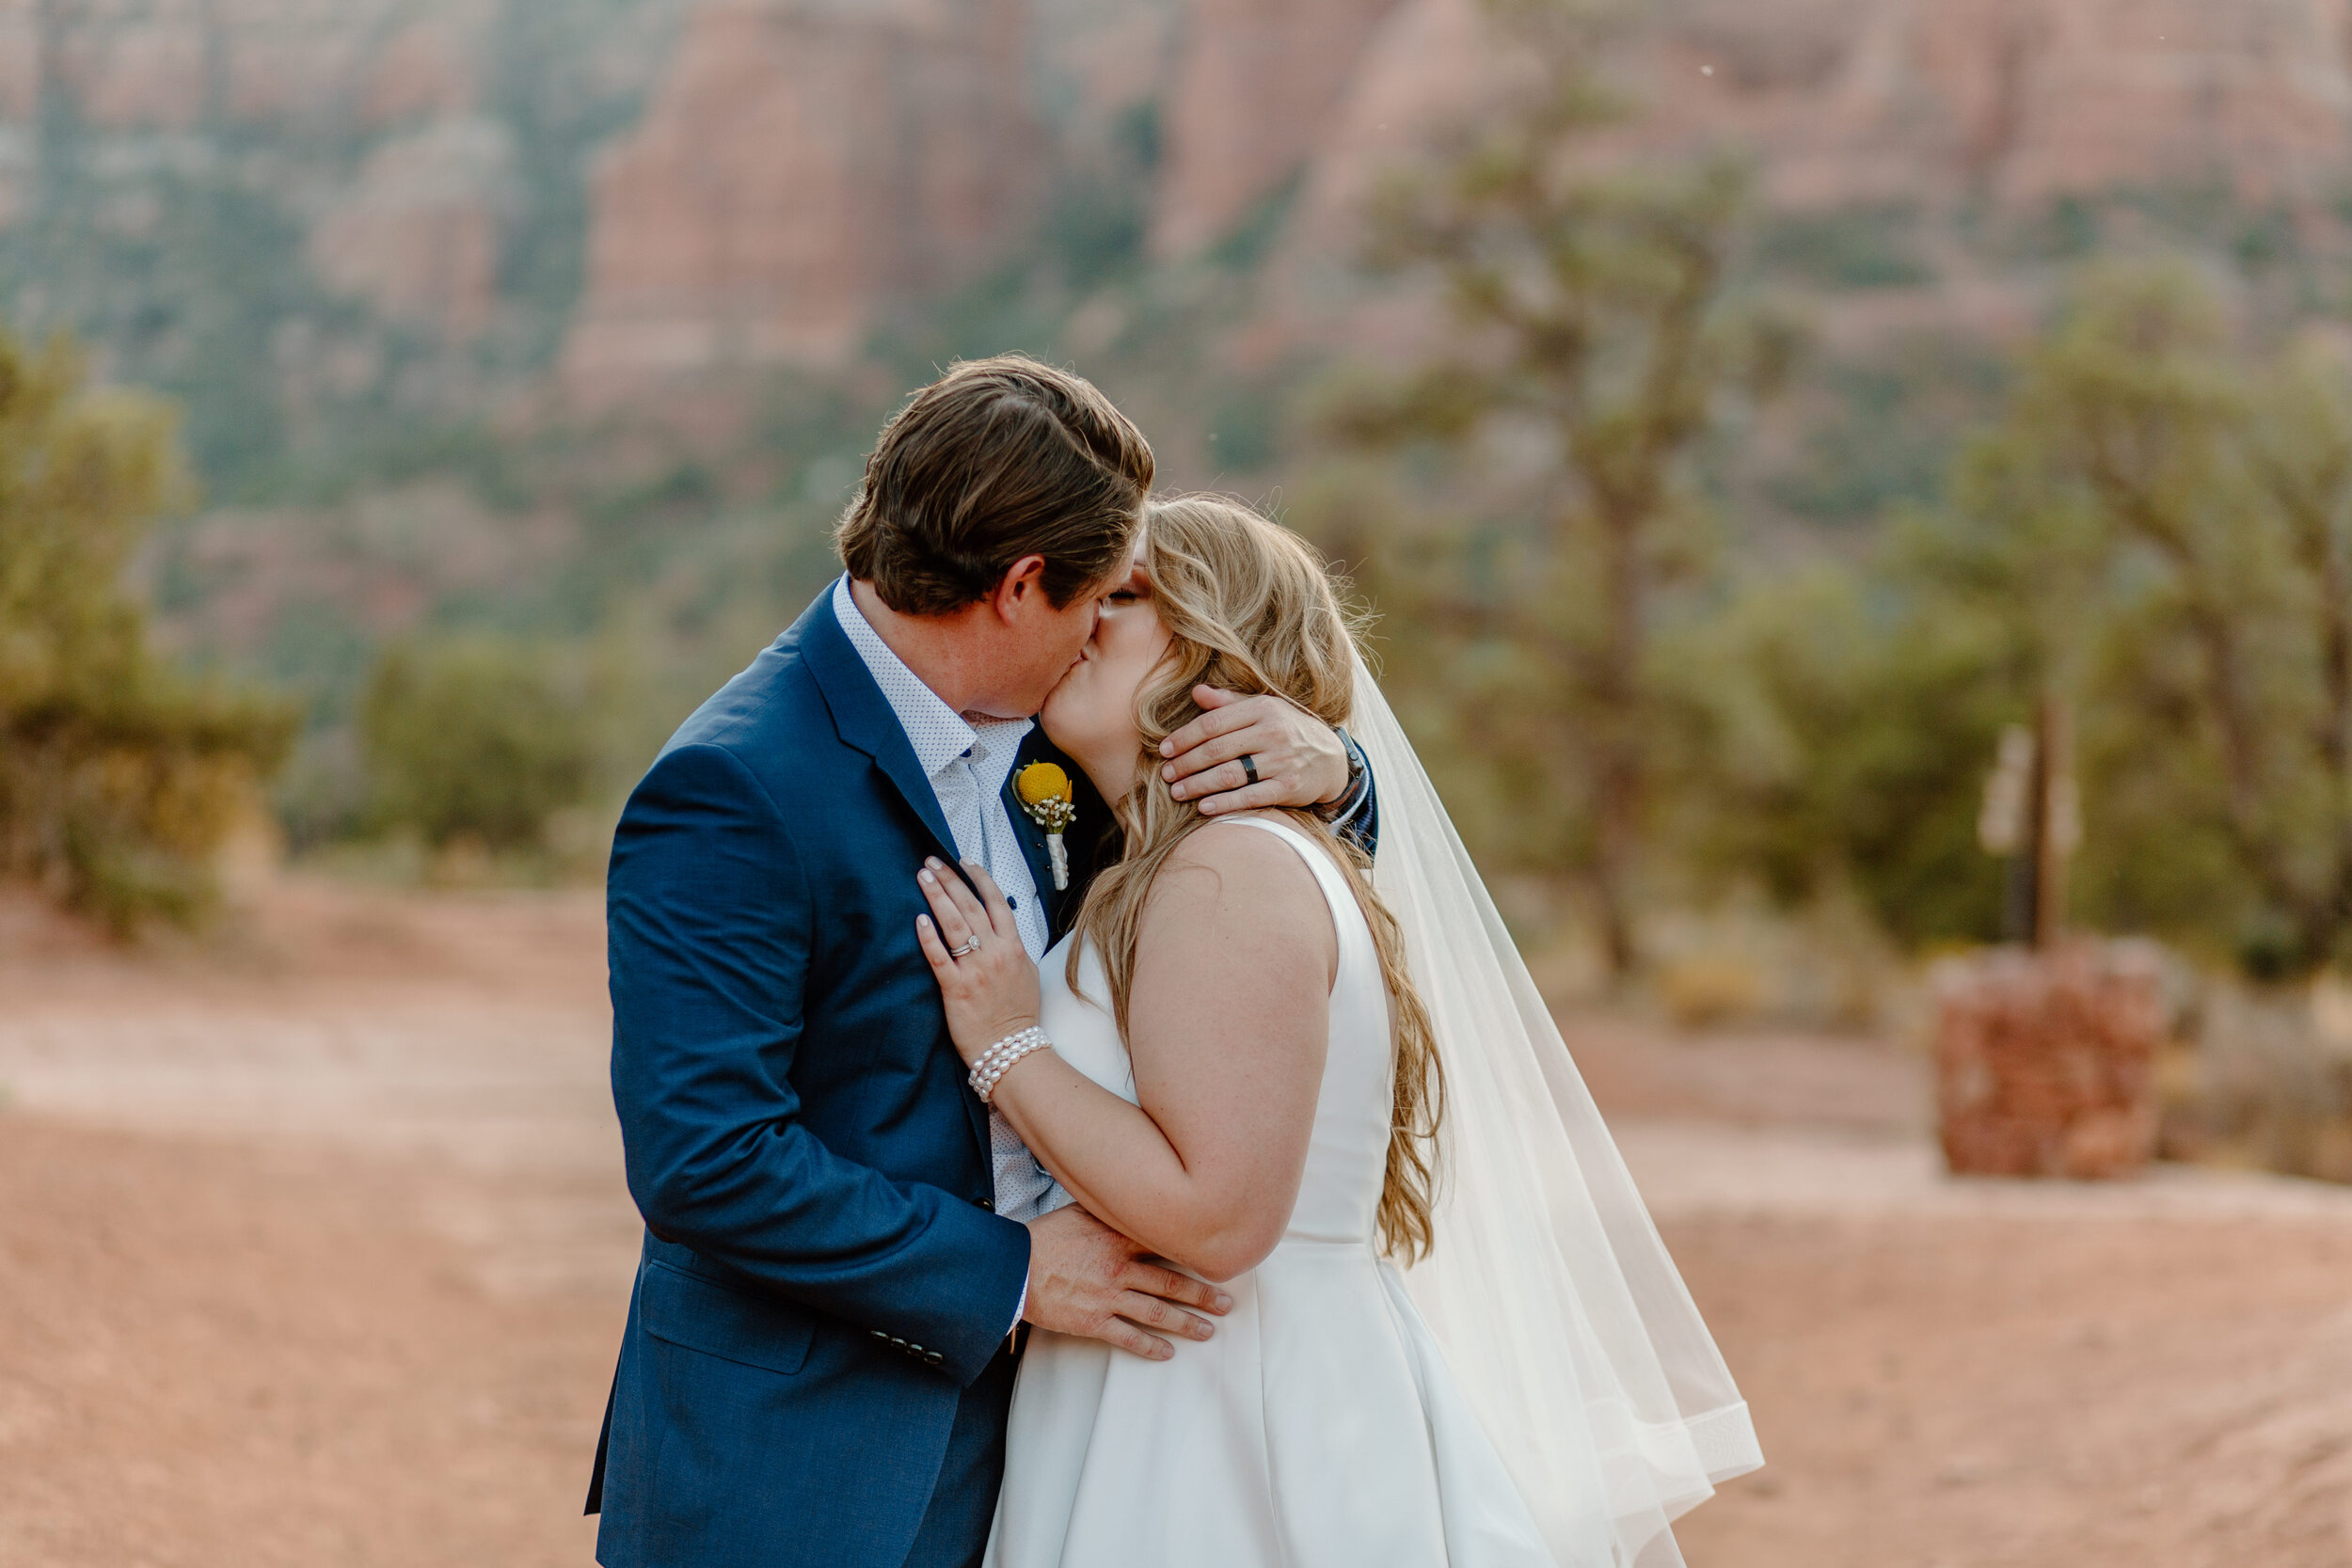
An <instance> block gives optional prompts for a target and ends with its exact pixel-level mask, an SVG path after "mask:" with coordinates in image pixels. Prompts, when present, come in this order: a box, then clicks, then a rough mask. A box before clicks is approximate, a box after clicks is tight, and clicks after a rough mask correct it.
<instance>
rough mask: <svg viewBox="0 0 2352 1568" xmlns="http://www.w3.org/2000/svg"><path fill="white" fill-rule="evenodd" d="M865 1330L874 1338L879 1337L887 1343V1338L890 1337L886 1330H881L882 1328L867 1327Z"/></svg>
mask: <svg viewBox="0 0 2352 1568" xmlns="http://www.w3.org/2000/svg"><path fill="white" fill-rule="evenodd" d="M866 1333H868V1334H871V1335H872V1336H873V1337H874V1338H877V1339H880V1340H882V1341H883V1342H884V1343H888V1342H889V1339H890V1336H889V1334H888V1333H886V1332H884V1331H883V1330H882V1329H879V1328H869V1329H867V1330H866Z"/></svg>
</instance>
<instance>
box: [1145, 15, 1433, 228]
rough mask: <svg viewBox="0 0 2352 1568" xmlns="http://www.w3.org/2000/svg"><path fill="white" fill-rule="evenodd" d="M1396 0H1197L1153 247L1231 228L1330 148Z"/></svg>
mask: <svg viewBox="0 0 2352 1568" xmlns="http://www.w3.org/2000/svg"><path fill="white" fill-rule="evenodd" d="M1396 6H1397V0H1190V4H1189V5H1187V7H1186V8H1185V12H1184V23H1183V28H1182V34H1181V36H1182V40H1183V54H1182V57H1181V59H1180V61H1179V63H1178V65H1177V69H1176V78H1175V81H1174V84H1173V85H1172V87H1171V88H1170V90H1169V95H1168V116H1167V135H1168V142H1167V148H1168V156H1167V164H1166V167H1165V172H1164V173H1163V176H1162V181H1161V185H1160V190H1159V193H1158V201H1157V203H1156V205H1155V209H1154V211H1153V213H1152V250H1153V251H1154V252H1155V253H1156V254H1158V255H1162V256H1181V255H1184V254H1187V253H1189V252H1192V251H1196V250H1199V249H1200V248H1201V247H1202V246H1204V245H1212V244H1214V243H1216V241H1217V240H1219V239H1222V238H1223V237H1224V236H1225V235H1226V234H1227V233H1229V232H1230V231H1232V229H1233V228H1234V226H1235V225H1237V224H1239V223H1240V222H1242V221H1243V220H1244V219H1245V218H1247V217H1248V215H1249V213H1250V210H1251V208H1253V207H1254V206H1256V205H1257V203H1258V202H1260V201H1261V200H1263V199H1264V198H1266V197H1267V196H1269V195H1270V194H1272V193H1273V192H1274V191H1276V190H1277V189H1279V187H1280V186H1281V184H1282V182H1284V181H1286V180H1288V179H1290V178H1291V177H1292V176H1294V175H1295V174H1297V173H1298V172H1299V169H1300V166H1302V165H1303V164H1304V163H1305V162H1306V160H1307V158H1308V157H1309V155H1310V154H1311V153H1314V152H1316V151H1318V150H1322V148H1323V146H1324V144H1325V142H1326V140H1327V137H1328V135H1329V133H1330V130H1331V127H1332V123H1333V121H1334V119H1335V118H1336V115H1337V111H1338V109H1339V107H1340V104H1341V103H1342V102H1343V100H1344V98H1345V97H1346V95H1347V93H1348V91H1349V89H1350V87H1351V86H1352V85H1353V84H1354V82H1355V80H1356V77H1357V74H1358V69H1359V58H1360V56H1361V54H1362V51H1363V47H1364V44H1365V41H1366V40H1369V39H1370V38H1371V37H1372V35H1373V32H1374V30H1375V28H1377V27H1378V26H1379V24H1380V20H1381V18H1382V17H1384V16H1386V15H1387V14H1388V13H1389V12H1390V11H1391V10H1393V9H1395V8H1396Z"/></svg>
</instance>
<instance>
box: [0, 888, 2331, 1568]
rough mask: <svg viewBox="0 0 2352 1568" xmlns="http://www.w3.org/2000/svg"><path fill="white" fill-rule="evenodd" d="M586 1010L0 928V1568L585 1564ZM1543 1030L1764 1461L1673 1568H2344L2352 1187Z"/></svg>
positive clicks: (1696, 1518) (611, 1196)
mask: <svg viewBox="0 0 2352 1568" xmlns="http://www.w3.org/2000/svg"><path fill="white" fill-rule="evenodd" d="M601 992H602V965H601V944H600V932H599V929H598V926H597V911H596V903H595V901H594V900H593V899H588V898H580V897H577V896H569V895H565V896H555V897H495V898H492V897H484V898H430V899H424V898H395V897H390V896H387V895H363V894H357V893H353V892H350V891H347V890H338V889H333V888H327V887H318V886H308V885H304V884H300V883H294V884H289V885H288V886H287V887H286V888H284V889H282V890H281V891H280V893H279V894H278V895H275V896H274V897H273V898H272V899H271V900H270V902H269V904H268V905H267V907H266V908H265V909H264V911H262V915H261V917H260V918H259V919H258V920H257V922H256V923H255V924H254V926H253V927H252V928H251V929H250V930H248V931H246V933H245V934H244V935H243V937H242V938H241V940H240V942H238V944H237V945H236V946H235V948H234V949H233V952H232V955H231V958H230V961H227V962H224V961H223V960H222V959H221V958H220V957H219V956H218V955H217V954H196V953H190V954H183V955H178V956H174V955H171V954H165V955H161V956H155V955H150V956H146V957H142V958H138V959H135V960H133V959H128V958H123V957H121V956H119V955H115V954H111V953H107V952H105V951H103V950H102V949H97V948H94V947H92V946H90V945H89V944H87V942H84V941H82V940H81V939H80V938H78V937H77V936H75V935H74V934H73V933H72V932H70V931H65V930H62V929H59V928H57V927H54V926H51V925H48V924H46V923H44V922H42V921H40V920H39V919H38V918H35V917H33V916H32V915H30V914H29V913H28V912H27V911H24V909H23V908H22V907H21V906H17V907H10V906H6V905H0V1085H6V1086H7V1088H8V1091H9V1094H10V1096H11V1101H10V1104H11V1108H10V1109H9V1110H8V1112H7V1113H6V1114H0V1269H5V1275H4V1276H0V1277H5V1281H6V1283H5V1286H4V1287H0V1563H7V1564H9V1565H11V1568H15V1565H17V1564H24V1565H25V1568H53V1565H54V1568H127V1565H135V1564H142V1563H146V1564H155V1565H157V1568H178V1565H182V1564H186V1565H206V1568H211V1565H221V1568H274V1565H277V1564H286V1565H288V1568H294V1565H301V1568H319V1565H323V1564H329V1563H332V1564H338V1565H342V1564H352V1565H373V1564H379V1563H380V1564H388V1565H389V1564H402V1565H415V1568H490V1565H498V1568H509V1565H513V1568H522V1565H535V1564H540V1563H548V1564H571V1565H580V1564H585V1563H586V1562H587V1561H588V1560H589V1550H590V1547H589V1544H590V1542H591V1540H592V1539H593V1533H592V1530H591V1528H589V1527H588V1526H587V1525H586V1524H585V1523H584V1522H583V1521H581V1520H580V1518H579V1517H578V1508H579V1494H580V1486H581V1484H582V1482H583V1481H584V1479H585V1474H586V1466H587V1461H588V1456H589V1453H590V1451H591V1449H592V1448H593V1445H594V1442H595V1436H596V1417H597V1415H598V1412H599V1410H600V1408H601V1400H602V1396H603V1391H604V1385H605V1380H606V1378H607V1377H608V1376H609V1374H610V1370H611V1357H612V1352H613V1349H614V1346H615V1345H616V1343H617V1336H618V1329H619V1320H620V1316H621V1313H622V1310H623V1308H624V1307H625V1305H626V1296H627V1282H628V1269H629V1263H630V1259H631V1256H632V1253H633V1248H634V1237H635V1227H634V1219H633V1215H632V1214H631V1213H630V1212H629V1210H628V1200H627V1196H626V1194H625V1193H624V1192H623V1191H622V1189H621V1187H620V1184H619V1181H618V1176H617V1135H616V1132H615V1130H614V1128H613V1125H612V1112H611V1107H610V1105H609V1103H608V1102H607V1101H606V1098H605V1089H604V1083H603V1069H604V1051H605V1038H604V1031H605V1027H606V1024H605V1018H604V1013H603V1008H602V1002H601ZM1571 1035H1572V1037H1573V1039H1574V1042H1575V1044H1576V1046H1577V1049H1578V1052H1579V1056H1580V1060H1581V1062H1582V1064H1583V1067H1584V1069H1585V1071H1586V1073H1587V1076H1588V1078H1589V1079H1590V1080H1591V1082H1592V1083H1593V1085H1594V1088H1595V1092H1596V1094H1597V1097H1598V1098H1600V1099H1601V1101H1602V1103H1603V1105H1604V1107H1605V1108H1607V1109H1608V1110H1609V1111H1610V1113H1611V1115H1612V1117H1613V1122H1614V1123H1615V1124H1616V1125H1617V1127H1618V1129H1619V1132H1620V1136H1621V1138H1622V1141H1623V1143H1624V1145H1625V1147H1626V1149H1627V1153H1628V1157H1629V1160H1631V1161H1632V1163H1633V1164H1634V1166H1635V1169H1636V1171H1637V1174H1638V1175H1639V1176H1640V1177H1641V1179H1642V1181H1643V1184H1644V1189H1645V1193H1646V1194H1647V1195H1648V1196H1649V1197H1650V1199H1651V1201H1652V1204H1653V1207H1654V1208H1655V1209H1656V1211H1657V1212H1658V1213H1659V1215H1660V1219H1661V1226H1662V1227H1663V1228H1664V1229H1665V1231H1666V1234H1667V1239H1668V1241H1669V1243H1670V1244H1671V1245H1672V1246H1673V1248H1674V1250H1675V1254H1676V1256H1677V1259H1680V1261H1681V1263H1682V1265H1683V1268H1684V1271H1685V1273H1686V1275H1687V1276H1688V1277H1689V1279H1690V1282H1691V1286H1692V1291H1693V1293H1694V1294H1695V1295H1696V1296H1697V1297H1698V1299H1699V1302H1700V1304H1701V1306H1702V1307H1704V1308H1705V1309H1706V1310H1707V1312H1708V1319H1709V1321H1710V1323H1712V1324H1713V1325H1714V1327H1715V1329H1716V1332H1717V1334H1718V1336H1719V1338H1721V1340H1722V1342H1723V1344H1724V1350H1725V1353H1726V1354H1728V1355H1729V1356H1730V1358H1731V1360H1732V1363H1733V1366H1734V1368H1735V1370H1737V1371H1738V1372H1739V1374H1740V1379H1741V1382H1742V1386H1743V1387H1744V1388H1745V1390H1746V1391H1747V1393H1748V1395H1749V1397H1750V1400H1751V1402H1752V1403H1753V1404H1754V1406H1755V1408H1756V1417H1757V1423H1758V1427H1759V1430H1760V1431H1761V1433H1762V1435H1763V1438H1764V1442H1765V1445H1766V1449H1767V1451H1768V1454H1769V1455H1770V1457H1771V1458H1772V1465H1771V1467H1770V1468H1769V1469H1768V1470H1767V1471H1765V1472H1763V1473H1762V1474H1761V1475H1760V1476H1758V1477H1755V1478H1751V1479H1749V1480H1746V1481H1740V1482H1737V1483H1735V1484H1734V1485H1733V1486H1732V1487H1730V1488H1728V1489H1727V1490H1726V1493H1725V1495H1724V1497H1720V1498H1718V1499H1717V1500H1716V1501H1714V1502H1712V1503H1710V1504H1708V1505H1707V1506H1706V1507H1704V1508H1702V1509H1701V1510H1700V1511H1699V1512H1698V1513H1696V1514H1694V1515H1692V1517H1691V1519H1689V1520H1688V1521H1686V1523H1685V1525H1684V1528H1682V1530H1681V1532H1680V1534H1681V1537H1682V1539H1683V1542H1684V1544H1685V1549H1686V1552H1687V1555H1688V1557H1689V1559H1690V1560H1691V1562H1692V1564H1693V1565H1694V1568H1843V1565H1846V1564H1852V1565H1854V1568H1863V1565H1865V1564H1867V1565H1870V1568H1884V1565H1889V1564H1901V1565H1919V1568H1931V1565H1938V1564H1941V1565H1948V1568H1958V1565H1962V1564H1967V1565H1972V1568H1973V1565H1978V1564H1982V1565H1987V1568H1990V1565H1994V1564H1998V1565H2003V1568H2007V1565H2011V1564H2017V1565H2031V1568H2041V1565H2044V1564H2046V1565H2048V1568H2087V1565H2099V1564H2109V1563H2112V1564H2116V1565H2119V1568H2122V1565H2127V1564H2128V1565H2130V1568H2143V1565H2152V1564H2162V1565H2168V1568H2169V1565H2173V1564H2178V1565H2181V1568H2205V1565H2208V1564H2210V1565H2213V1568H2222V1565H2224V1564H2227V1565H2229V1568H2341V1565H2347V1564H2352V1291H2348V1290H2347V1288H2346V1287H2347V1285H2352V1193H2347V1192H2343V1191H2338V1190H2334V1189H2315V1188H2309V1187H2305V1186H2302V1185H2299V1184H2296V1183H2290V1182H2280V1181H2275V1180H2265V1179H2258V1178H2233V1177H2227V1176H2220V1175H2216V1174H2211V1173H2200V1172H2169V1173H2166V1174H2165V1175H2164V1176H2163V1177H2162V1178H2161V1179H2160V1180H2155V1181H2152V1182H2149V1183H2144V1184H2137V1185H2134V1186H2131V1187H2126V1188H2103V1189H2082V1188H2066V1187H2038V1186H2036V1187H2026V1186H2020V1185H2016V1184H2010V1183H1977V1182H1968V1183H1955V1182H1951V1181H1948V1180H1945V1179H1943V1178H1942V1177H1941V1176H1940V1175H1938V1174H1937V1172H1936V1170H1935V1167H1934V1162H1933V1160H1932V1158H1931V1152H1930V1150H1929V1149H1928V1148H1927V1146H1926V1145H1925V1143H1924V1141H1923V1139H1922V1136H1921V1132H1922V1125H1921V1121H1922V1118H1921V1104H1920V1085H1919V1079H1918V1073H1917V1070H1916V1067H1915V1064H1913V1063H1911V1062H1908V1061H1907V1060H1905V1059H1904V1058H1902V1057H1901V1056H1900V1055H1899V1054H1895V1053H1889V1052H1886V1051H1884V1050H1883V1049H1881V1048H1878V1047H1876V1046H1871V1045H1868V1044H1865V1043H1856V1042H1838V1041H1829V1040H1819V1039H1810V1038H1804V1037H1755V1038H1749V1039H1740V1040H1718V1041H1709V1042H1690V1041H1679V1040H1674V1039H1669V1038H1662V1037H1659V1036H1657V1035H1656V1034H1655V1033H1654V1032H1653V1031H1650V1030H1647V1029H1645V1028H1642V1027H1639V1026H1637V1025H1632V1024H1626V1023H1620V1022H1607V1021H1597V1020H1580V1021H1577V1022H1575V1024H1574V1025H1573V1026H1572V1029H1571Z"/></svg>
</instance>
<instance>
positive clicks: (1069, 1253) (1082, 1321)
mask: <svg viewBox="0 0 2352 1568" xmlns="http://www.w3.org/2000/svg"><path fill="white" fill-rule="evenodd" d="M1232 1305H1233V1298H1232V1297H1231V1296H1229V1295H1227V1294H1226V1293H1225V1292H1224V1291H1220V1290H1218V1289H1217V1288H1216V1286H1214V1285H1209V1284H1204V1283H1202V1282H1201V1281H1200V1280H1198V1279H1195V1278H1193V1277H1192V1276H1191V1275H1185V1274H1178V1273H1177V1272H1176V1271H1175V1270H1174V1269H1171V1268H1169V1267H1168V1266H1167V1265H1166V1264H1164V1263H1160V1262H1156V1261H1154V1260H1152V1256H1151V1254H1149V1253H1147V1252H1145V1251H1144V1250H1143V1249H1142V1248H1141V1247H1139V1246H1137V1245H1136V1243H1133V1242H1131V1241H1129V1240H1128V1239H1127V1238H1126V1237H1124V1236H1122V1235H1120V1233H1119V1232H1118V1231H1116V1230H1113V1229H1112V1228H1111V1227H1109V1226H1107V1225H1104V1223H1103V1222H1102V1221H1101V1220H1098V1219H1096V1218H1095V1217H1094V1216H1093V1215H1092V1214H1089V1213H1088V1212H1086V1211H1085V1210H1083V1209H1080V1208H1078V1207H1076V1206H1075V1205H1073V1206H1072V1207H1070V1208H1067V1209H1057V1210H1056V1211H1055V1212H1052V1213H1050V1214H1048V1215H1046V1216H1045V1217H1044V1218H1043V1219H1040V1220H1032V1221H1030V1222H1029V1301H1028V1306H1027V1307H1025V1309H1024V1310H1023V1312H1022V1314H1021V1315H1022V1317H1024V1318H1025V1319H1026V1320H1027V1321H1028V1322H1029V1323H1034V1324H1036V1325H1037V1326H1038V1327H1039V1328H1049V1329H1052V1330H1053V1331H1054V1332H1055V1333H1057V1334H1074V1335H1077V1336H1078V1337H1079V1338H1086V1339H1100V1340H1102V1341H1103V1342H1104V1344H1107V1345H1110V1346H1113V1347H1114V1348H1116V1349H1119V1350H1123V1351H1126V1352H1128V1353H1130V1354H1135V1355H1140V1356H1142V1357H1144V1358H1145V1359H1146V1360H1148V1361H1165V1360H1167V1359H1168V1357H1169V1356H1171V1355H1173V1354H1176V1347H1175V1346H1173V1345H1171V1344H1169V1343H1168V1341H1167V1340H1166V1339H1163V1338H1160V1335H1159V1334H1152V1333H1149V1332H1147V1330H1150V1329H1155V1328H1156V1329H1158V1330H1160V1331H1161V1333H1164V1334H1171V1335H1174V1336H1176V1337H1177V1338H1184V1339H1205V1338H1208V1337H1209V1336H1210V1335H1211V1334H1212V1333H1214V1332H1215V1330H1214V1329H1212V1328H1211V1327H1210V1325H1209V1321H1208V1320H1207V1319H1206V1318H1203V1317H1200V1316H1198V1315H1197V1314H1196V1313H1194V1312H1187V1311H1185V1310H1184V1308H1185V1307H1197V1308H1199V1310H1200V1312H1209V1313H1214V1314H1216V1315H1217V1316H1220V1317H1221V1316H1223V1315H1224V1314H1225V1313H1226V1312H1228V1311H1230V1310H1232Z"/></svg>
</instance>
